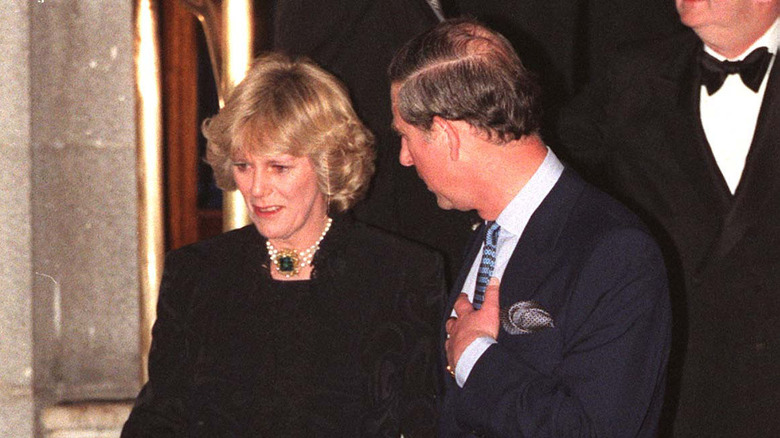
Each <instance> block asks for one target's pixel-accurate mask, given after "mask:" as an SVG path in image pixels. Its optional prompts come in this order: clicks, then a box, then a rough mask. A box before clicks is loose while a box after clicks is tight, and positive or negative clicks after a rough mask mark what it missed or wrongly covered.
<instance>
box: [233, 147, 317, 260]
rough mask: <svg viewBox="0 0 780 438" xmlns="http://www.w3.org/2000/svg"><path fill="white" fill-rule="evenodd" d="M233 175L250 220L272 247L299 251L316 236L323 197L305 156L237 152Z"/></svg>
mask: <svg viewBox="0 0 780 438" xmlns="http://www.w3.org/2000/svg"><path fill="white" fill-rule="evenodd" d="M233 178H235V180H236V186H237V187H238V190H239V191H240V192H241V195H243V197H244V201H245V202H246V206H247V208H248V209H249V217H250V218H251V219H252V222H253V223H254V224H255V226H256V227H257V230H258V231H259V232H260V234H262V235H263V236H265V237H266V238H268V239H269V240H270V241H271V243H272V244H273V245H274V246H276V247H277V248H295V249H299V250H302V249H306V248H308V247H310V246H311V245H313V244H314V242H316V241H317V239H318V238H319V237H320V234H321V233H322V230H323V229H324V227H325V220H326V218H327V199H326V198H325V195H324V194H323V193H322V192H321V191H320V190H319V187H318V186H317V174H316V173H315V171H314V165H313V164H312V162H311V160H310V159H309V158H308V157H295V156H292V155H287V154H277V155H255V154H248V153H240V154H237V155H236V156H235V157H234V160H233Z"/></svg>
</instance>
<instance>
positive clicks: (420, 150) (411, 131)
mask: <svg viewBox="0 0 780 438" xmlns="http://www.w3.org/2000/svg"><path fill="white" fill-rule="evenodd" d="M399 89H400V86H399V85H397V84H393V86H392V88H391V98H392V104H393V129H394V130H395V131H396V133H398V135H399V136H400V137H401V153H400V154H399V156H398V161H400V163H401V165H403V166H407V167H409V166H414V167H415V168H416V169H417V174H418V175H419V176H420V178H421V179H422V180H423V181H424V182H425V185H426V186H427V187H428V190H430V191H431V192H433V194H434V195H436V202H437V204H438V205H439V207H440V208H442V209H444V210H450V209H453V208H457V207H456V203H455V202H454V200H453V197H454V195H455V193H456V189H455V182H456V181H455V180H454V179H453V178H452V177H450V175H449V172H448V165H449V156H448V153H449V149H448V148H447V147H446V146H445V145H442V144H441V143H440V142H436V141H432V140H431V136H430V133H427V132H425V131H423V130H421V129H418V128H417V127H415V126H412V125H410V124H408V123H406V122H405V121H404V119H403V118H401V115H400V113H399V112H398V91H399Z"/></svg>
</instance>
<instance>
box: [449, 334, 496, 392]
mask: <svg viewBox="0 0 780 438" xmlns="http://www.w3.org/2000/svg"><path fill="white" fill-rule="evenodd" d="M497 343H498V342H497V341H496V340H495V339H493V338H491V337H489V336H482V337H480V338H477V339H474V342H472V343H471V344H469V346H468V347H466V349H465V350H463V353H462V354H461V355H460V359H458V364H457V365H455V382H457V383H458V386H460V387H461V388H463V385H465V384H466V379H468V378H469V374H471V370H472V369H473V368H474V365H475V364H476V363H477V361H478V360H479V358H480V357H482V354H483V353H485V350H487V349H488V347H490V346H491V345H493V344H497Z"/></svg>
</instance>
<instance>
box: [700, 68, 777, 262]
mask: <svg viewBox="0 0 780 438" xmlns="http://www.w3.org/2000/svg"><path fill="white" fill-rule="evenodd" d="M769 75H770V76H769V81H768V83H767V88H766V91H765V93H764V100H763V102H762V105H761V111H760V113H759V116H758V122H757V125H756V131H755V134H754V135H753V142H752V143H751V145H750V152H749V153H748V156H747V159H746V162H745V169H744V171H743V174H742V179H741V181H740V183H739V185H738V186H737V190H736V193H735V194H734V202H733V204H732V206H731V209H730V210H729V212H728V214H727V215H726V217H725V219H724V222H723V225H722V229H721V233H720V236H719V238H718V240H717V241H716V243H715V245H714V247H713V251H712V257H711V261H712V263H709V265H710V266H716V265H717V264H718V263H717V261H718V260H721V259H723V258H724V257H726V256H728V253H729V251H731V250H732V249H733V248H734V246H735V245H736V244H737V243H738V242H739V241H740V240H741V239H742V237H743V236H744V235H745V232H746V231H747V230H748V228H749V227H750V225H751V223H753V221H755V220H756V219H758V218H760V217H761V214H762V211H763V210H764V206H765V204H766V203H768V202H778V200H777V199H776V198H775V197H774V196H773V194H776V193H778V192H779V191H780V177H778V173H777V172H778V170H779V169H780V150H778V149H780V128H779V126H780V62H778V60H777V55H775V62H774V66H773V67H772V71H771V72H770V73H769Z"/></svg>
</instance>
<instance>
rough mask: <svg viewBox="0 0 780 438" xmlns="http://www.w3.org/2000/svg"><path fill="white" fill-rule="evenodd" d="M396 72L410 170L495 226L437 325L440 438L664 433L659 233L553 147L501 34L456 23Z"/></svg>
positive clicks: (531, 90)
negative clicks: (441, 390)
mask: <svg viewBox="0 0 780 438" xmlns="http://www.w3.org/2000/svg"><path fill="white" fill-rule="evenodd" d="M389 74H390V80H391V84H392V85H391V97H392V99H391V100H392V111H393V127H394V129H395V130H396V131H397V133H398V134H399V135H400V137H401V152H400V157H399V158H400V162H401V164H403V165H405V166H415V168H416V170H417V173H418V174H419V175H420V177H421V179H422V180H423V181H424V182H425V184H426V186H427V187H428V189H429V190H430V191H432V192H433V193H434V194H435V195H436V199H437V203H438V205H439V207H441V208H443V209H457V210H463V211H468V210H476V212H477V213H478V214H479V216H480V217H481V218H482V219H484V220H485V221H486V222H485V223H484V224H483V225H482V226H481V227H479V228H478V229H477V230H476V232H475V233H474V236H473V237H472V241H471V244H470V246H469V249H468V250H467V255H466V259H465V264H464V265H463V267H462V269H461V271H460V274H459V277H458V279H457V280H456V282H455V287H454V290H453V294H452V297H451V299H450V301H449V307H448V309H447V313H446V315H443V318H442V320H443V322H444V319H445V318H444V317H445V316H447V317H449V318H448V319H446V323H445V324H443V328H442V344H443V345H444V350H445V351H446V354H443V355H442V362H443V364H442V369H443V373H442V374H443V377H444V378H445V380H446V393H445V397H444V402H443V411H442V416H443V417H442V420H441V424H440V435H441V436H443V437H459V436H505V437H519V436H525V437H532V436H606V437H628V436H634V437H652V436H654V435H655V433H656V430H657V422H658V416H659V414H660V409H661V403H662V398H663V389H664V386H665V366H666V361H667V356H668V349H669V338H670V319H671V315H670V306H669V300H668V288H667V282H666V273H665V269H664V266H663V259H662V256H661V252H660V250H659V248H658V246H657V244H656V243H655V241H654V240H653V238H652V237H651V236H650V234H649V231H647V230H646V229H645V227H644V226H643V225H642V223H641V222H640V221H639V219H638V218H637V217H635V216H634V215H633V214H632V213H630V212H629V211H628V210H627V209H625V208H624V207H622V206H621V205H620V204H619V203H617V202H616V201H614V200H613V199H612V198H610V197H609V196H607V195H605V194H604V193H602V192H600V191H599V190H597V189H595V188H594V187H592V186H590V185H588V184H587V183H585V182H584V181H583V180H581V179H580V178H579V177H578V176H577V175H576V174H575V173H574V172H573V171H571V170H569V169H567V168H566V167H565V166H564V165H563V164H562V163H561V162H560V161H559V160H558V159H557V158H556V156H555V154H554V153H553V152H552V151H551V150H550V149H549V148H548V147H547V146H546V145H545V144H544V142H543V141H542V139H541V138H540V136H539V134H538V132H539V129H540V126H539V111H538V106H539V90H538V86H537V84H536V82H535V79H534V77H533V76H532V75H531V74H530V73H529V72H528V71H527V70H526V69H525V68H524V67H523V65H522V63H521V62H520V59H519V58H518V56H517V54H516V53H515V52H514V50H513V49H512V47H511V45H510V44H509V43H508V42H507V40H506V39H505V38H503V37H502V36H501V35H499V34H498V33H496V32H493V31H492V30H489V29H487V28H485V27H484V26H482V25H480V24H479V23H477V22H474V21H471V20H452V21H445V22H443V23H441V24H439V25H437V26H436V27H434V28H432V29H431V30H429V31H427V32H425V33H423V34H421V35H419V36H417V37H415V38H414V39H412V40H411V41H409V42H407V43H406V45H404V46H403V47H402V48H401V49H400V50H399V52H397V53H396V55H395V57H394V59H393V62H392V63H391V65H390V69H389ZM490 278H493V280H490V284H489V285H488V281H489V280H488V279H490ZM499 282H500V285H499ZM450 315H451V317H450ZM445 367H446V370H448V371H450V372H444V369H445Z"/></svg>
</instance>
